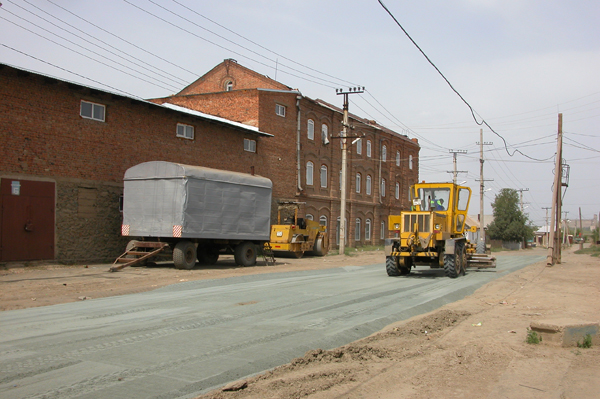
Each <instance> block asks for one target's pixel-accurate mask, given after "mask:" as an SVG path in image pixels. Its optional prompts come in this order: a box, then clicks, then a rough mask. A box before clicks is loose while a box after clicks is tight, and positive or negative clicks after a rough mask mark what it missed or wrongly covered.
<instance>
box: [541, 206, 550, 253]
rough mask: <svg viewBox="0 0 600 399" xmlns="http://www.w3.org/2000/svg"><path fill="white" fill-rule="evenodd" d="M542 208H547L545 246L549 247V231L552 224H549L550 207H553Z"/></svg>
mask: <svg viewBox="0 0 600 399" xmlns="http://www.w3.org/2000/svg"><path fill="white" fill-rule="evenodd" d="M542 209H545V210H546V225H545V226H544V228H545V230H546V231H545V232H544V246H545V247H546V248H548V233H550V226H548V209H552V208H550V207H545V208H542Z"/></svg>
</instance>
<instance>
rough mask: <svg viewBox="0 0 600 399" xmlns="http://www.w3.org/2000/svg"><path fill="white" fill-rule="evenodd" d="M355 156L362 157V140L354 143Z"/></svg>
mask: <svg viewBox="0 0 600 399" xmlns="http://www.w3.org/2000/svg"><path fill="white" fill-rule="evenodd" d="M356 154H357V155H362V139H358V140H357V141H356Z"/></svg>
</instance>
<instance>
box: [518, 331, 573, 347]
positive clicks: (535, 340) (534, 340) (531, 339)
mask: <svg viewBox="0 0 600 399" xmlns="http://www.w3.org/2000/svg"><path fill="white" fill-rule="evenodd" d="M525 342H527V343H528V344H539V343H540V342H542V336H541V335H539V334H538V333H537V332H535V331H532V330H529V331H528V332H527V338H526V339H525ZM578 345H579V344H578Z"/></svg>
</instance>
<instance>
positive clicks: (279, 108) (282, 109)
mask: <svg viewBox="0 0 600 399" xmlns="http://www.w3.org/2000/svg"><path fill="white" fill-rule="evenodd" d="M275 114H277V115H279V116H283V117H285V105H281V104H275Z"/></svg>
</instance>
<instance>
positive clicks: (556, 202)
mask: <svg viewBox="0 0 600 399" xmlns="http://www.w3.org/2000/svg"><path fill="white" fill-rule="evenodd" d="M553 188H554V189H553V190H552V213H551V219H550V239H549V241H548V256H547V258H546V264H547V265H548V266H553V265H554V264H555V263H561V245H560V235H559V234H558V232H557V231H556V230H558V229H559V227H558V226H560V215H561V206H562V204H561V202H562V195H561V194H562V114H558V136H557V149H556V162H555V167H554V187H553Z"/></svg>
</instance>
